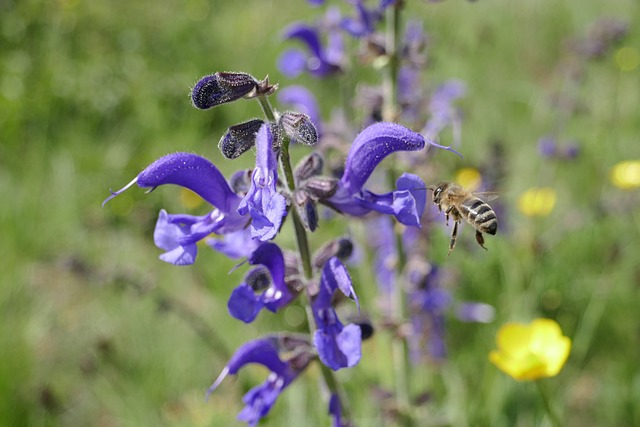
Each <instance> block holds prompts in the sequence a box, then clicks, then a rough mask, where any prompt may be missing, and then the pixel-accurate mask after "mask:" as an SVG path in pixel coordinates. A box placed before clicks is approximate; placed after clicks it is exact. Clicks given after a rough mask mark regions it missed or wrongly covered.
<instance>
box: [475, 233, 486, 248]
mask: <svg viewBox="0 0 640 427" xmlns="http://www.w3.org/2000/svg"><path fill="white" fill-rule="evenodd" d="M476 240H477V241H478V244H479V245H480V246H482V249H484V250H485V251H486V250H487V248H485V247H484V236H482V233H481V232H479V231H478V230H476Z"/></svg>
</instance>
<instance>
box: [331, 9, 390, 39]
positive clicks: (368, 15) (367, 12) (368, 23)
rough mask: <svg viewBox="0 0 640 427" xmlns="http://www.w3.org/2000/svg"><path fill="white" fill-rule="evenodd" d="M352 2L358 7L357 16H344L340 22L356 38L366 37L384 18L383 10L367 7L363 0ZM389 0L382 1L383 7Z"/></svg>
mask: <svg viewBox="0 0 640 427" xmlns="http://www.w3.org/2000/svg"><path fill="white" fill-rule="evenodd" d="M350 3H351V4H352V5H353V7H354V8H355V9H356V17H355V18H349V17H347V18H344V19H343V20H342V22H341V23H340V26H341V27H342V29H343V30H345V31H346V32H347V33H349V34H350V35H351V36H353V37H355V38H361V37H366V36H368V35H370V34H373V33H374V32H375V30H376V27H375V26H376V24H377V23H378V22H379V21H380V19H381V18H382V14H381V10H375V9H367V8H366V6H365V5H364V2H363V1H362V0H351V1H350ZM390 3H392V2H389V1H382V2H381V5H380V6H381V7H383V8H384V7H387V6H388V5H389V4H390Z"/></svg>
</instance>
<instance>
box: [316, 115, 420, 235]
mask: <svg viewBox="0 0 640 427" xmlns="http://www.w3.org/2000/svg"><path fill="white" fill-rule="evenodd" d="M424 145H425V140H424V138H423V137H422V136H421V135H420V134H417V133H415V132H413V131H411V130H409V129H407V128H405V127H404V126H401V125H398V124H395V123H385V122H378V123H375V124H373V125H371V126H369V127H367V128H366V129H364V130H363V131H362V132H360V134H359V135H358V136H357V137H356V139H355V140H354V141H353V144H352V145H351V149H350V150H349V154H348V156H347V160H346V164H345V170H344V174H343V175H342V178H341V179H340V181H339V182H338V188H337V190H336V193H335V194H334V195H333V196H332V197H329V198H327V199H324V200H322V203H325V204H326V205H328V206H330V207H332V208H333V209H335V210H337V211H339V212H342V213H345V214H348V215H353V216H363V215H365V214H367V213H369V212H371V211H372V210H373V211H377V212H380V213H383V214H388V215H393V216H395V217H396V218H397V219H398V221H400V222H401V223H403V224H405V225H412V226H419V225H420V217H421V216H422V212H423V211H424V207H425V204H426V192H425V191H424V188H425V184H424V182H423V181H422V180H421V179H420V178H419V177H418V176H417V175H412V174H408V173H404V174H402V176H400V178H399V179H398V181H397V182H396V186H397V190H396V191H393V192H391V193H386V194H381V195H378V194H375V193H372V192H370V191H367V190H364V189H363V187H364V184H365V183H366V182H367V180H368V179H369V177H370V176H371V174H372V173H373V170H374V169H375V168H376V166H378V164H380V162H381V161H382V160H383V159H384V158H385V157H386V156H388V155H389V154H391V153H393V152H396V151H417V150H421V149H422V148H424Z"/></svg>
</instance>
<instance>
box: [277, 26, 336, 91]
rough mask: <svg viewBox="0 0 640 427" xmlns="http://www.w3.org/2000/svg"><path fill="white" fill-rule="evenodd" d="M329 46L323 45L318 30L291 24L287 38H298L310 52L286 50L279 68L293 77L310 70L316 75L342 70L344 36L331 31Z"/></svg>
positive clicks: (287, 31) (320, 75)
mask: <svg viewBox="0 0 640 427" xmlns="http://www.w3.org/2000/svg"><path fill="white" fill-rule="evenodd" d="M328 36H329V37H328V43H327V46H326V47H325V46H323V44H322V42H321V40H320V34H319V32H318V30H317V29H316V28H314V27H311V26H309V25H306V24H302V23H295V24H292V25H290V26H289V27H288V28H287V29H286V30H285V32H284V38H285V39H298V40H300V41H301V42H302V43H303V44H304V45H305V46H306V47H307V49H308V51H309V53H308V54H305V53H304V52H302V51H300V50H298V49H290V50H287V51H285V52H284V53H283V54H282V55H281V56H280V59H279V60H278V69H279V70H280V71H281V72H282V73H283V74H284V75H285V76H287V77H290V78H293V77H296V76H298V75H299V74H301V73H302V72H303V71H308V72H309V73H310V74H311V75H312V76H314V77H326V76H328V75H331V74H335V73H337V72H339V71H340V69H341V67H340V63H341V62H342V58H343V55H344V47H343V43H342V37H341V36H340V34H339V33H337V32H335V31H331V32H329V35H328Z"/></svg>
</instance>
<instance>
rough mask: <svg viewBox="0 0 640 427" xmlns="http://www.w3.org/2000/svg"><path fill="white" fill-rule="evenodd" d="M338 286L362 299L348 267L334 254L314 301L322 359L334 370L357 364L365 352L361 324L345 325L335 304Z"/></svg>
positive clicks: (315, 333)
mask: <svg viewBox="0 0 640 427" xmlns="http://www.w3.org/2000/svg"><path fill="white" fill-rule="evenodd" d="M338 289H340V291H342V293H343V294H345V295H346V296H347V297H350V298H352V299H354V300H355V301H356V303H358V299H357V297H356V294H355V291H354V289H353V286H352V285H351V277H349V273H348V271H347V268H346V267H345V266H344V265H343V264H342V263H341V262H340V260H339V259H338V258H336V257H333V258H330V259H329V261H327V262H326V263H325V265H324V268H323V269H322V276H321V277H320V289H319V291H318V294H317V295H316V296H315V297H314V299H313V301H312V302H311V308H312V310H313V317H314V318H315V321H316V326H317V329H316V331H315V332H314V334H313V343H314V345H315V347H316V349H317V350H318V356H319V357H320V361H321V362H322V363H324V364H325V365H326V366H328V367H329V368H331V369H333V370H334V371H337V370H338V369H341V368H347V367H349V368H350V367H352V366H355V365H356V364H357V363H358V362H359V361H360V356H361V353H362V350H361V344H362V332H361V329H360V327H359V326H358V325H356V324H353V323H350V324H348V325H347V326H343V325H342V323H341V322H340V319H338V315H337V313H336V311H335V309H334V308H333V306H332V305H331V301H332V299H333V294H334V293H335V291H337V290H338Z"/></svg>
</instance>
